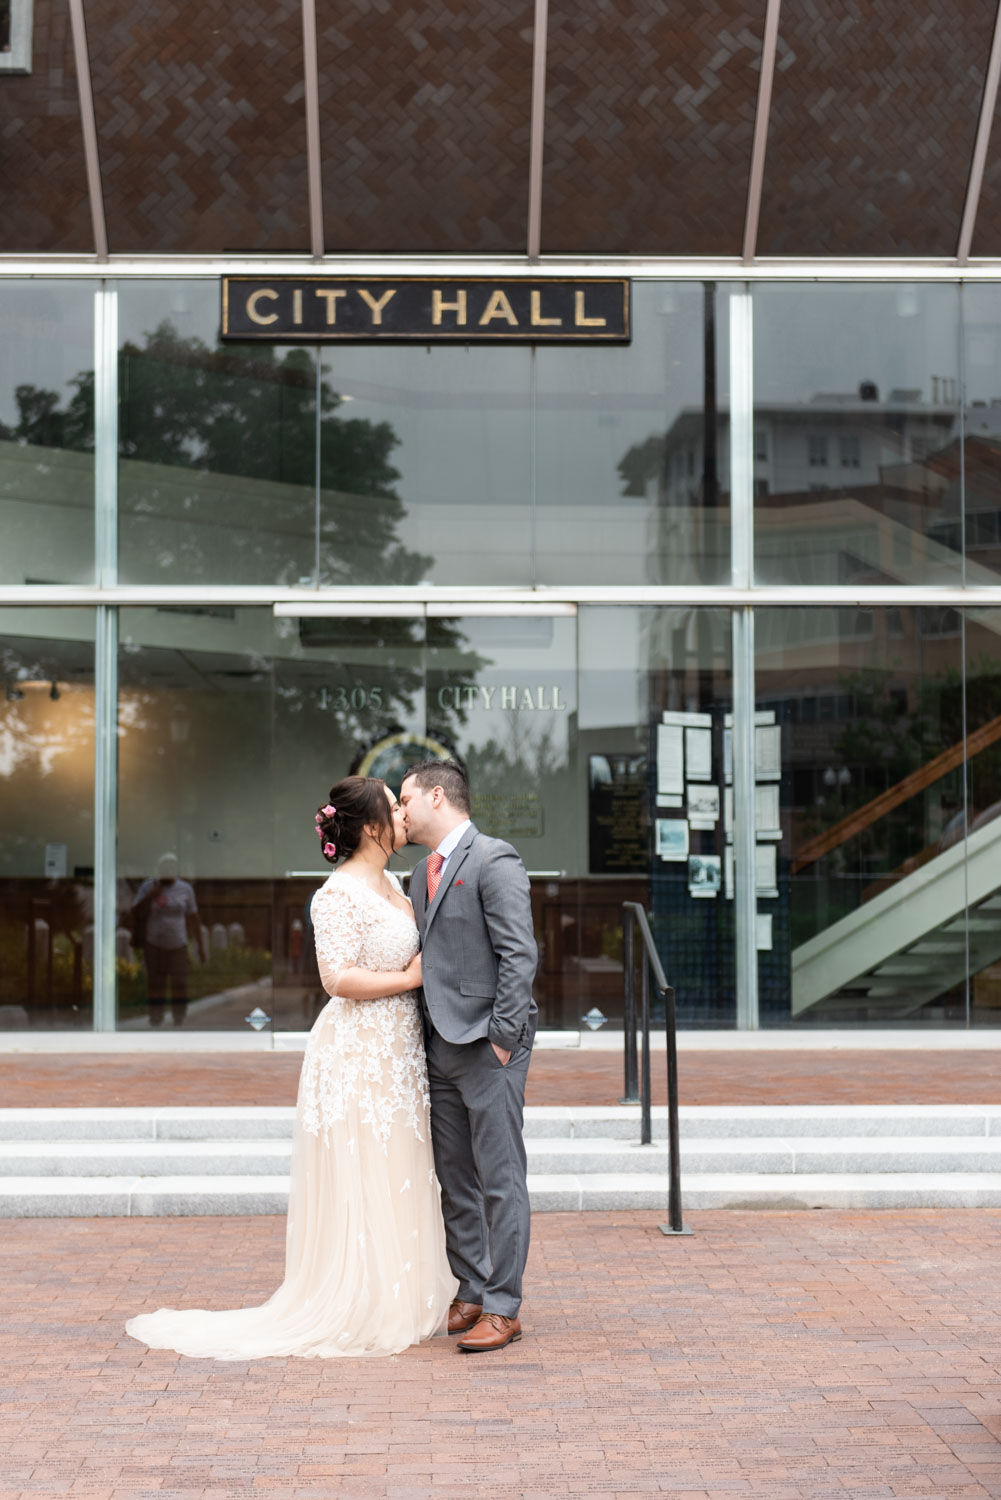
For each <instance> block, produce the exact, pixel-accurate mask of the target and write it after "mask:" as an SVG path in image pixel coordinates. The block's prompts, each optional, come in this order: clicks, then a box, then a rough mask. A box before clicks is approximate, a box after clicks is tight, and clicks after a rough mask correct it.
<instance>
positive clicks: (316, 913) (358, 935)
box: [310, 886, 421, 1000]
mask: <svg viewBox="0 0 1001 1500" xmlns="http://www.w3.org/2000/svg"><path fill="white" fill-rule="evenodd" d="M310 916H311V918H312V921H313V933H314V937H315V941H316V962H317V965H318V967H319V970H320V979H321V981H322V984H323V988H324V989H325V990H326V992H327V994H328V995H331V996H333V995H337V996H340V998H341V999H344V1000H385V999H387V998H388V997H389V996H390V995H402V994H403V993H404V992H405V991H406V990H414V989H418V988H419V986H420V982H421V963H420V956H419V955H418V956H417V957H415V958H414V959H413V961H412V962H411V963H410V964H409V966H408V967H407V968H406V969H405V970H400V971H396V970H387V971H379V970H375V969H363V968H361V966H360V965H359V963H358V958H359V955H360V953H361V948H362V941H363V939H364V935H365V915H364V912H363V911H362V910H361V909H360V908H359V907H358V905H357V904H356V902H355V900H354V897H353V895H352V893H351V892H350V890H348V889H346V888H345V887H344V886H341V887H339V888H338V887H330V886H326V887H324V888H323V889H322V890H320V891H317V893H316V895H315V896H314V898H313V904H312V908H311V911H310Z"/></svg>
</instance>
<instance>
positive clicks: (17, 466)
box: [0, 280, 94, 585]
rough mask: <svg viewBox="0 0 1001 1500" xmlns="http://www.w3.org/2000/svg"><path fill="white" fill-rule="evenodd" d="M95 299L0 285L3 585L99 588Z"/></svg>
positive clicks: (81, 290) (48, 288)
mask: <svg viewBox="0 0 1001 1500" xmlns="http://www.w3.org/2000/svg"><path fill="white" fill-rule="evenodd" d="M93 308H94V295H93V291H92V290H91V287H90V286H89V285H88V283H87V282H77V281H70V282H57V281H37V280H35V281H28V280H11V281H5V282H2V283H0V529H2V536H3V546H2V547H0V584H2V583H33V584H38V585H47V584H62V583H93V581H94V312H93Z"/></svg>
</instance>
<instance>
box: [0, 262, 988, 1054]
mask: <svg viewBox="0 0 1001 1500" xmlns="http://www.w3.org/2000/svg"><path fill="white" fill-rule="evenodd" d="M99 291H100V296H101V298H102V299H104V300H103V301H101V302H100V303H98V301H97V300H96V299H97V295H98V292H99ZM109 301H110V302H111V303H113V305H114V308H115V310H116V314H117V317H116V320H112V321H111V322H109V321H108V316H107V307H106V304H107V303H108V302H109ZM95 309H97V312H95ZM101 309H104V311H102V310H101ZM749 313H750V314H753V316H749ZM218 316H219V288H218V282H217V281H216V280H214V279H209V278H208V277H203V276H191V277H182V276H170V277H152V276H145V275H143V276H135V277H122V278H120V280H119V281H118V283H117V284H115V283H113V282H104V281H100V280H96V279H87V278H85V277H77V276H75V275H74V276H73V277H72V278H66V279H54V278H45V277H44V276H38V277H34V278H31V279H23V278H22V279H10V280H6V281H4V280H0V327H2V328H3V329H4V331H5V334H6V337H5V339H4V342H3V345H2V352H0V401H2V402H3V403H4V404H3V406H2V407H0V422H2V430H0V506H2V507H3V509H2V517H3V536H4V542H5V546H4V548H3V550H2V553H0V556H2V558H3V563H2V569H3V571H2V576H0V589H6V590H7V594H6V599H5V600H0V611H2V613H0V634H2V642H3V653H4V658H3V659H4V698H3V701H2V709H3V721H2V722H3V735H2V739H0V746H2V754H0V798H2V808H0V827H2V834H0V850H2V861H3V872H2V878H3V880H4V881H5V894H4V900H3V902H2V912H3V919H2V920H3V927H2V935H0V965H2V967H0V1027H3V1028H5V1029H20V1028H25V1027H46V1026H51V1027H64V1026H84V1027H89V1026H97V1027H98V1028H99V1029H100V1028H107V1027H109V1026H115V1025H117V1026H118V1027H119V1028H121V1029H122V1030H124V1031H143V1030H147V1029H149V1028H154V1029H157V1028H159V1029H160V1030H161V1032H163V1033H164V1034H166V1033H167V1032H169V1031H170V1030H172V1029H173V1028H183V1029H187V1030H208V1031H211V1030H223V1031H227V1030H228V1031H234V1030H237V1031H243V1030H245V1029H246V1024H247V1022H246V1018H247V1017H248V1016H249V1015H251V1014H252V1013H253V1012H255V1011H256V1010H259V1011H260V1012H261V1014H262V1015H264V1016H265V1017H266V1018H267V1021H266V1024H270V1026H271V1027H272V1028H273V1029H274V1030H275V1031H293V1032H294V1031H301V1030H303V1029H305V1028H307V1027H308V1026H309V1025H310V1024H311V1022H312V1020H313V1018H314V1016H315V1014H316V1013H317V1009H318V1007H319V1006H320V1005H321V1004H322V1003H323V993H322V989H321V987H320V984H319V978H318V974H317V972H316V967H315V959H314V956H313V950H312V939H311V930H310V921H309V904H310V899H311V896H312V893H313V892H314V891H315V889H316V887H317V885H318V884H319V883H320V881H321V880H322V879H323V878H325V875H326V868H325V867H324V866H323V865H322V864H320V863H318V861H317V859H316V850H315V841H314V836H313V829H312V816H313V811H314V809H315V807H316V806H317V805H318V804H320V803H321V802H323V801H324V800H325V799H326V796H327V794H328V791H329V787H330V786H331V785H332V784H333V782H335V781H336V780H337V779H338V778H339V777H340V776H342V775H344V774H346V773H348V772H350V771H359V772H361V773H363V774H372V775H380V776H384V777H385V778H386V779H387V781H389V782H390V784H393V785H398V783H399V779H400V776H401V773H402V771H403V769H404V767H405V766H406V764H408V763H409V762H410V761H412V760H414V759H417V758H420V757H422V756H423V755H424V754H426V753H431V754H448V755H454V756H455V757H457V758H458V759H459V760H460V761H462V763H463V764H464V765H466V767H467V768H468V770H469V772H470V777H471V781H472V787H473V794H474V817H475V819H476V821H477V823H478V825H479V826H480V827H481V828H482V829H483V830H484V831H485V832H487V833H491V834H495V835H497V836H499V837H503V838H507V839H509V840H510V841H511V842H512V843H513V844H514V845H515V846H516V847H517V849H518V850H519V852H520V854H521V855H522V857H523V859H524V861H525V864H526V867H527V868H528V870H529V872H530V877H531V883H532V895H533V912H534V918H535V923H536V931H537V937H538V940H539V947H540V969H539V977H538V985H537V993H538V998H539V1003H540V1010H541V1021H542V1024H543V1025H544V1026H546V1027H552V1028H557V1029H577V1028H578V1027H579V1025H580V1018H581V1016H582V1015H583V1014H584V1013H586V1012H587V1011H589V1010H591V1009H592V1007H597V1008H598V1009H599V1010H600V1011H601V1012H602V1013H603V1014H604V1015H605V1016H606V1017H608V1018H609V1022H610V1024H611V1025H612V1026H615V1025H617V1024H619V1023H620V1021H621V995H622V951H621V943H622V937H621V931H622V923H621V911H622V902H623V901H624V900H637V901H640V902H642V903H643V905H644V906H645V907H646V908H647V909H648V911H649V912H650V915H651V922H652V925H653V930H654V933H655V936H656V939H657V942H658V945H659V947H660V949H661V952H662V956H663V959H664V966H665V969H666V972H667V974H668V976H669V978H670V980H671V981H672V983H673V984H674V985H675V988H676V991H677V999H678V1013H679V1017H680V1020H681V1023H682V1025H684V1026H687V1027H703V1028H711V1027H731V1026H735V1025H741V1026H748V1025H749V1026H755V1025H760V1026H763V1027H790V1026H792V1027H803V1028H808V1027H818V1026H825V1027H826V1026H848V1027H851V1026H856V1027H860V1026H868V1027H879V1028H882V1027H893V1026H915V1025H929V1024H933V1025H952V1026H968V1025H994V1024H997V1023H998V1022H999V1021H1001V936H998V934H1001V880H996V877H995V866H996V865H997V863H998V862H997V860H996V857H995V854H996V851H995V849H994V828H995V827H997V826H999V825H998V823H997V821H996V812H997V809H998V807H999V806H1001V760H999V759H998V757H999V756H1001V730H999V729H998V728H997V725H998V724H1001V687H999V684H1001V660H999V650H998V641H999V639H1001V633H999V632H1001V627H999V624H998V622H999V620H1001V594H999V596H998V597H997V598H995V597H994V596H993V594H991V593H990V590H992V589H993V588H995V587H997V585H998V584H999V582H1001V578H999V576H998V571H999V564H1001V502H999V501H998V499H997V495H998V494H999V493H1001V490H999V486H998V483H997V482H996V474H1001V468H999V461H998V454H997V453H996V452H995V449H996V447H997V444H998V441H999V440H1001V429H999V430H998V431H997V432H996V431H995V427H996V425H997V423H996V421H995V414H996V413H998V412H1001V379H998V378H997V376H998V370H999V367H1001V291H999V289H998V287H996V286H995V285H992V284H988V283H984V282H980V283H965V282H962V281H961V280H959V279H956V280H953V281H951V282H948V281H946V282H942V281H940V282H937V283H931V282H925V283H921V282H916V281H913V280H902V281H899V282H892V283H888V282H882V283H878V284H877V283H871V284H866V283H864V282H852V283H848V282H835V281H827V282H823V283H819V284H818V283H817V282H809V283H807V282H804V283H802V284H800V283H795V282H792V281H787V282H783V283H777V282H776V283H765V282H758V283H756V284H753V285H751V286H748V285H746V284H744V285H740V284H736V283H727V282H710V283H703V282H702V281H696V280H692V279H689V280H683V279H675V280H670V279H663V278H661V279H653V278H650V279H642V278H637V279H635V280H634V283H633V287H632V329H633V337H632V341H631V343H630V344H629V345H627V346H621V347H605V348H602V347H594V346H592V347H586V346H581V347H574V346H562V347H561V346H553V347H539V348H535V349H532V348H530V347H517V346H500V347H484V346H482V345H481V346H477V345H470V346H467V347H463V346H452V345H445V346H405V347H398V346H386V345H383V346H371V345H368V346H366V345H362V344H357V345H324V346H317V345H308V344H307V345H298V346H281V345H274V346H269V345H250V344H244V345H241V344H231V343H227V344H225V345H224V344H222V343H221V342H220V341H219V339H218V338H217V336H216V333H215V329H216V327H217V324H218ZM102 319H103V321H102ZM114 328H117V335H115V336H114V337H112V335H111V332H110V331H109V330H113V329H114ZM102 330H103V332H102ZM95 335H96V336H95ZM102 338H103V339H104V340H105V342H103V343H102ZM116 350H117V355H116V353H115V351H116ZM748 372H750V375H753V380H751V379H750V378H749V375H748ZM95 559H100V560H101V566H100V568H98V567H97V566H96V563H95ZM742 570H745V571H744V572H743V573H742ZM98 577H100V578H101V580H102V588H101V589H98V588H97V587H96V581H97V579H98ZM116 579H117V581H116ZM747 585H750V592H749V593H743V592H742V593H741V594H740V595H739V597H738V595H737V593H736V592H734V593H733V594H732V597H731V593H730V591H731V589H736V588H745V587H746V586H747ZM73 589H75V590H76V593H75V594H73V595H71V594H70V593H68V592H66V591H68V590H73ZM179 590H180V592H178V591H179ZM15 591H16V592H15ZM60 591H62V592H60ZM985 591H987V592H986V594H985ZM748 629H751V630H753V642H754V649H753V652H752V653H750V655H748V654H747V653H745V652H744V651H743V650H742V648H740V646H739V642H740V641H741V640H743V639H746V638H748V637H747V636H746V631H747V630H748ZM742 630H743V631H745V635H743V636H742V635H741V631H742ZM996 700H998V701H996ZM752 713H753V719H752V717H751V716H752ZM742 778H743V779H742ZM747 789H749V790H747ZM752 804H753V806H752ZM108 850H110V851H111V856H110V857H109V856H108V853H107V851H108ZM102 851H104V852H103V853H102ZM419 857H420V851H417V850H407V851H404V854H403V856H401V857H400V858H399V859H398V860H397V868H398V869H399V871H400V873H401V874H403V875H405V874H406V872H407V870H408V869H409V868H410V867H411V865H412V864H413V863H414V862H415V860H416V859H417V858H419ZM751 868H753V872H754V878H753V882H752V883H751V884H752V885H753V888H751V885H749V884H748V880H749V876H748V877H747V878H746V879H745V876H744V875H742V873H741V872H742V871H747V870H748V869H751ZM95 872H96V873H95ZM742 881H743V882H744V883H743V885H742ZM741 922H744V923H745V924H748V923H749V924H750V926H751V927H753V933H754V945H753V946H754V950H755V951H756V959H755V961H754V963H753V964H750V965H749V964H748V962H747V961H746V960H745V959H744V958H742V957H741V954H742V953H744V952H745V951H747V950H746V949H745V948H743V947H742V946H741V940H740V931H741V930H742V929H741ZM749 968H750V969H751V970H753V972H749Z"/></svg>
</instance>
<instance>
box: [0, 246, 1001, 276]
mask: <svg viewBox="0 0 1001 1500" xmlns="http://www.w3.org/2000/svg"><path fill="white" fill-rule="evenodd" d="M317 270H321V271H323V272H325V273H326V272H329V273H330V274H332V275H336V274H340V275H342V276H401V277H402V276H433V275H439V276H442V277H449V278H451V279H454V278H456V277H463V276H497V277H524V278H525V279H527V280H541V279H544V278H545V277H547V276H552V277H567V276H577V277H581V278H583V277H587V276H595V277H607V276H625V277H630V278H631V279H633V280H634V281H732V282H759V281H841V282H854V281H870V282H896V281H906V282H921V281H929V282H931V281H948V282H961V281H1001V257H999V256H994V257H973V258H971V259H970V260H969V261H967V262H961V261H959V260H958V259H957V258H956V257H955V256H912V257H898V258H891V259H880V258H878V257H870V258H866V257H854V258H850V257H837V256H829V257H812V258H810V257H807V258H796V257H789V258H784V257H782V256H768V257H758V258H756V259H755V260H754V261H753V262H752V263H750V264H749V263H748V262H746V261H745V260H743V259H742V258H741V256H739V255H719V256H628V255H540V256H539V258H538V259H537V260H536V259H532V258H530V257H529V256H527V255H520V254H519V255H432V254H427V255H356V254H325V255H324V256H323V259H322V261H321V262H320V263H319V264H318V263H317V261H316V260H315V259H314V258H313V256H312V254H310V253H306V252H303V253H299V254H282V255H116V254H111V253H109V254H108V255H107V256H106V257H101V258H99V257H98V256H97V255H80V254H75V255H63V254H38V255H24V254H19V253H8V254H3V255H0V279H3V278H6V277H21V278H24V277H34V276H41V277H53V278H64V277H72V278H76V279H81V278H86V277H88V276H91V277H101V276H115V277H117V278H118V279H119V280H120V281H128V280H131V279H134V278H138V279H143V280H157V279H167V280H177V279H183V278H187V277H196V278H197V277H201V278H203V279H207V278H215V277H221V276H255V277H264V276H283V275H284V276H291V275H296V274H297V273H302V274H305V273H312V274H315V273H316V272H317Z"/></svg>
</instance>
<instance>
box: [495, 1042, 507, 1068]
mask: <svg viewBox="0 0 1001 1500" xmlns="http://www.w3.org/2000/svg"><path fill="white" fill-rule="evenodd" d="M490 1045H491V1047H492V1048H493V1049H494V1051H495V1052H496V1054H497V1061H498V1062H499V1063H500V1065H501V1067H502V1068H506V1067H507V1065H508V1063H509V1062H510V1061H511V1054H510V1052H505V1051H504V1048H503V1047H498V1045H497V1043H496V1042H491V1043H490Z"/></svg>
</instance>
